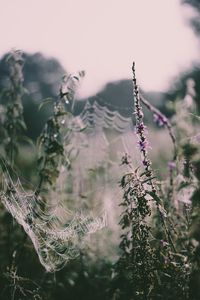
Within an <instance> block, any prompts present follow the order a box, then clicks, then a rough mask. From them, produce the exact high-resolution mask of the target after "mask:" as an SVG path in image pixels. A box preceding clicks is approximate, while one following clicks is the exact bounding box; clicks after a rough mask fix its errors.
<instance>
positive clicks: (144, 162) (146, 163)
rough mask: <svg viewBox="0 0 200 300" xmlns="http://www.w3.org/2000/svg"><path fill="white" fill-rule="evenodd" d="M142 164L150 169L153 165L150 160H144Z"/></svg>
mask: <svg viewBox="0 0 200 300" xmlns="http://www.w3.org/2000/svg"><path fill="white" fill-rule="evenodd" d="M142 163H143V165H144V166H145V167H149V166H150V165H151V163H150V161H149V159H144V160H143V161H142Z"/></svg>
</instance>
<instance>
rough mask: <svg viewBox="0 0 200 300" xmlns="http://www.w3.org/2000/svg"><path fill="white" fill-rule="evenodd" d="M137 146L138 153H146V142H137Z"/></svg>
mask: <svg viewBox="0 0 200 300" xmlns="http://www.w3.org/2000/svg"><path fill="white" fill-rule="evenodd" d="M138 145H139V148H140V151H146V149H147V147H148V142H147V141H146V140H143V141H139V142H138Z"/></svg>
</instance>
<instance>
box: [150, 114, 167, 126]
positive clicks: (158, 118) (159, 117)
mask: <svg viewBox="0 0 200 300" xmlns="http://www.w3.org/2000/svg"><path fill="white" fill-rule="evenodd" d="M153 120H154V122H155V123H156V124H157V125H158V126H160V127H162V126H164V125H166V123H167V121H166V118H165V117H164V116H162V115H158V114H154V115H153Z"/></svg>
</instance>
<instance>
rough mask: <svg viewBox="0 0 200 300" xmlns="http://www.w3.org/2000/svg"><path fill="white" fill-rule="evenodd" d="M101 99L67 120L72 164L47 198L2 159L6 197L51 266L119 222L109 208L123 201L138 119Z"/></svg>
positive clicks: (3, 197) (56, 267)
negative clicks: (124, 163)
mask: <svg viewBox="0 0 200 300" xmlns="http://www.w3.org/2000/svg"><path fill="white" fill-rule="evenodd" d="M98 100H99V99H98V97H94V98H93V99H89V100H87V101H86V102H85V106H84V108H83V110H82V111H81V113H80V114H79V115H77V116H74V117H72V118H71V119H70V121H68V123H65V122H64V120H63V127H65V124H67V125H66V127H67V128H66V131H65V130H64V131H63V132H64V137H65V140H66V143H65V153H66V156H67V157H68V159H69V161H70V168H69V167H66V166H65V165H63V166H62V167H61V170H60V175H59V178H58V180H57V183H56V187H55V188H54V189H52V191H49V192H48V195H47V196H46V197H45V198H43V196H42V195H40V196H37V195H36V194H35V193H34V191H27V190H25V189H24V188H23V185H22V183H21V182H20V180H19V178H17V179H14V178H13V176H11V171H10V170H9V168H8V166H7V164H6V162H5V161H4V160H2V161H1V164H2V169H3V176H2V186H3V188H2V191H1V194H0V197H1V200H2V202H3V204H4V205H5V207H6V209H7V210H8V211H9V212H10V213H11V215H12V216H13V217H14V218H15V219H16V221H17V222H18V223H19V224H20V225H21V226H22V227H23V229H24V230H25V232H26V234H27V235H28V236H29V237H30V239H31V241H32V243H33V245H34V248H35V250H36V252H37V254H38V257H39V260H40V262H41V264H42V265H43V266H44V267H45V269H46V270H47V271H48V272H54V271H57V270H59V269H61V268H62V267H64V266H65V264H66V263H67V262H68V261H69V260H70V259H74V258H76V257H77V256H78V255H79V253H80V249H81V248H82V247H84V246H85V244H87V243H89V241H88V236H89V235H90V234H91V233H94V232H96V231H98V230H100V229H102V228H103V227H105V225H106V222H108V226H110V225H112V224H114V223H116V224H117V222H115V220H114V217H113V214H112V215H111V214H110V213H109V212H110V211H111V210H113V207H114V206H115V207H116V206H118V202H117V201H116V198H117V197H116V196H117V195H118V194H119V193H120V189H119V186H118V182H119V179H120V176H121V167H120V163H121V157H122V155H123V154H124V153H132V149H133V148H134V147H135V145H134V135H133V125H132V120H131V118H128V117H124V116H122V115H121V114H120V113H119V112H118V110H117V109H115V107H113V109H112V110H111V109H109V108H108V107H107V106H106V105H103V104H101V103H100V102H99V101H98ZM101 100H102V99H101ZM101 102H102V103H103V100H102V101H101ZM73 105H74V103H73ZM69 128H70V130H69ZM44 207H45V209H44ZM113 211H114V210H113ZM102 212H103V213H102ZM105 230H106V229H105Z"/></svg>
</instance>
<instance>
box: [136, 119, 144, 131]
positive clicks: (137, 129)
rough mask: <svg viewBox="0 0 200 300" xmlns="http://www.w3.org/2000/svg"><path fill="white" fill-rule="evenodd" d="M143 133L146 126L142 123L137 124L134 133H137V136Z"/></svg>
mask: <svg viewBox="0 0 200 300" xmlns="http://www.w3.org/2000/svg"><path fill="white" fill-rule="evenodd" d="M144 131H146V126H145V125H144V123H143V122H141V123H140V124H138V125H137V126H136V133H137V134H141V133H143V132H144Z"/></svg>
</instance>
